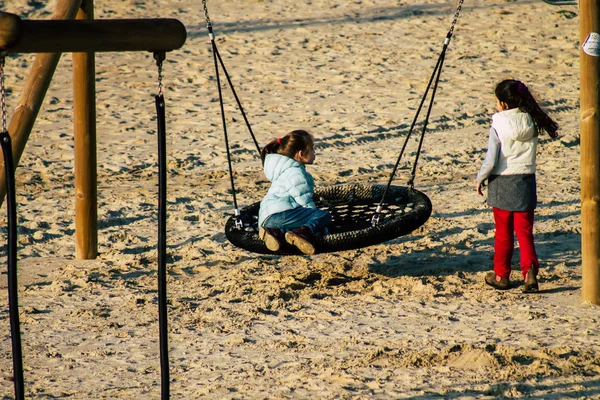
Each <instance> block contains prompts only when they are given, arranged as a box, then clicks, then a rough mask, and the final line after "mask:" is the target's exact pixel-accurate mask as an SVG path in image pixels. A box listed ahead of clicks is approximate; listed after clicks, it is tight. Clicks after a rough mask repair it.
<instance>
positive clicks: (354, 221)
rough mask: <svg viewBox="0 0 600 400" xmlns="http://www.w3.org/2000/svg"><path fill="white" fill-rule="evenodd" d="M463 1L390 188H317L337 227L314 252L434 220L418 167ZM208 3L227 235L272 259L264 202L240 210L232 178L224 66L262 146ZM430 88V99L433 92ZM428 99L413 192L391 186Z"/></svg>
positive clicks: (367, 242) (373, 240)
mask: <svg viewBox="0 0 600 400" xmlns="http://www.w3.org/2000/svg"><path fill="white" fill-rule="evenodd" d="M463 2H464V0H459V1H458V5H457V8H456V11H455V13H454V18H453V20H452V25H451V27H450V29H449V31H448V33H447V35H446V38H445V39H444V43H443V46H442V50H441V52H440V55H439V57H438V60H437V63H436V65H435V68H434V70H433V72H432V74H431V77H430V79H429V83H428V85H427V89H426V90H425V93H424V94H423V97H422V99H421V103H420V104H419V107H418V109H417V112H416V114H415V117H414V119H413V122H412V124H411V127H410V129H409V132H408V134H407V136H406V138H405V141H404V144H403V146H402V149H401V150H400V154H399V155H398V158H397V160H396V164H395V166H394V169H393V171H392V172H391V174H390V177H389V180H388V183H387V185H345V186H336V187H331V188H325V189H318V190H316V191H315V193H314V200H315V205H316V206H317V207H319V208H321V209H324V210H327V211H328V212H329V213H330V214H331V215H332V219H333V224H332V226H330V227H329V228H328V229H329V233H328V234H326V235H323V236H322V237H319V238H316V239H315V243H314V244H315V249H316V252H317V253H326V252H334V251H341V250H350V249H357V248H360V247H365V246H371V245H374V244H377V243H381V242H384V241H387V240H391V239H394V238H397V237H399V236H401V235H405V234H408V233H410V232H412V231H413V230H415V229H417V228H418V227H419V226H421V225H423V224H424V223H425V222H426V221H427V219H428V218H429V216H430V215H431V209H432V206H431V201H430V200H429V198H428V197H427V196H426V195H425V194H424V193H421V192H419V191H418V190H416V189H415V188H414V180H415V176H416V171H417V163H418V160H419V155H420V152H421V149H422V146H423V139H424V137H425V132H426V130H427V124H428V121H429V117H430V115H431V109H432V106H433V104H434V99H435V94H436V91H437V87H438V83H439V81H440V76H441V73H442V67H443V65H444V60H445V58H446V51H447V49H448V45H449V44H450V40H451V38H452V35H453V34H454V28H455V26H456V23H457V21H458V17H459V16H460V12H461V9H462V5H463ZM206 3H207V0H202V4H203V6H204V14H205V17H206V26H207V29H208V34H209V37H210V41H211V45H212V53H213V58H214V66H215V76H216V82H217V90H218V94H219V104H220V110H221V121H222V125H223V133H224V138H225V140H224V142H225V147H226V150H227V162H228V166H229V178H230V181H231V192H232V197H233V206H234V215H233V216H231V217H230V218H229V219H228V221H227V223H226V225H225V235H226V236H227V239H229V241H230V242H231V243H232V244H234V245H235V246H238V247H241V248H244V249H246V250H248V251H252V252H256V253H262V254H270V253H273V252H272V251H271V250H269V249H267V247H266V245H265V244H264V242H263V241H262V240H261V239H260V238H259V227H258V210H259V208H260V203H255V204H252V205H250V206H247V207H244V208H243V209H241V210H239V209H238V204H237V198H236V190H235V182H234V177H233V167H232V162H231V154H230V148H229V139H228V135H227V123H226V118H225V110H224V107H223V95H222V89H221V81H220V75H219V65H220V66H221V69H222V70H223V73H224V74H225V77H226V78H227V82H228V83H229V87H230V88H231V90H232V92H233V95H234V97H235V100H236V102H237V106H238V108H239V110H240V112H241V113H242V116H243V117H244V121H245V122H246V126H247V128H248V130H249V133H250V136H251V137H252V139H253V141H254V145H255V146H256V149H257V150H258V153H260V147H259V145H258V142H257V140H256V138H255V136H254V133H253V132H252V128H251V126H250V123H249V122H248V118H247V117H246V113H245V112H244V109H243V107H242V104H241V102H240V100H239V97H238V96H237V94H236V92H235V88H234V86H233V83H232V82H231V79H230V77H229V74H228V72H227V69H226V68H225V64H224V63H223V60H222V58H221V56H220V54H219V50H218V48H217V44H216V42H215V36H214V32H213V26H212V23H211V20H210V17H209V15H208V7H207V4H206ZM430 89H431V94H430V95H429V91H430ZM428 95H429V107H428V109H427V112H426V115H425V118H424V123H423V128H422V130H421V136H420V139H419V145H418V150H417V152H416V155H415V160H414V163H413V168H412V172H411V177H410V179H409V181H408V185H407V186H408V187H400V186H392V181H393V179H394V177H395V175H396V172H397V170H398V166H399V165H400V160H401V159H402V156H403V154H404V151H405V150H406V146H407V144H408V141H409V139H410V138H411V135H412V133H413V130H414V128H415V126H416V123H417V120H418V118H419V115H420V113H421V110H422V109H423V105H424V104H425V101H426V99H427V97H428ZM275 253H276V254H282V255H283V254H298V252H297V251H295V249H293V248H290V247H285V248H282V249H281V250H279V251H277V252H275Z"/></svg>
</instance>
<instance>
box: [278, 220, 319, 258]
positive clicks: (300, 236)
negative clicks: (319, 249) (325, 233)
mask: <svg viewBox="0 0 600 400" xmlns="http://www.w3.org/2000/svg"><path fill="white" fill-rule="evenodd" d="M312 240H313V234H312V231H311V230H310V228H309V227H307V226H303V227H302V228H299V229H296V230H293V231H290V232H286V234H285V241H286V242H288V243H289V244H291V245H292V246H296V247H297V248H298V250H300V251H301V252H302V253H304V254H307V255H309V256H310V255H313V254H315V246H314V245H313V244H312Z"/></svg>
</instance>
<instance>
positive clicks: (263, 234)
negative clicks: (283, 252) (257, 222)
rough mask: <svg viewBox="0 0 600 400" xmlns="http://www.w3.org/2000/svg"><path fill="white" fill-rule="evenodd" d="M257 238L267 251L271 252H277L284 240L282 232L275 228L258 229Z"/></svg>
mask: <svg viewBox="0 0 600 400" xmlns="http://www.w3.org/2000/svg"><path fill="white" fill-rule="evenodd" d="M258 237H260V238H261V239H262V240H263V241H264V242H265V245H266V246H267V249H269V250H271V251H279V249H280V248H281V243H282V242H283V241H284V240H285V236H284V235H283V232H281V230H279V229H277V228H260V229H259V230H258Z"/></svg>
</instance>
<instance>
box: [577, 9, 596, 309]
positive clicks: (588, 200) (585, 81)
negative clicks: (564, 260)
mask: <svg viewBox="0 0 600 400" xmlns="http://www.w3.org/2000/svg"><path fill="white" fill-rule="evenodd" d="M599 13H600V9H599V8H598V4H597V1H596V0H580V2H579V39H580V43H582V44H584V43H587V44H588V45H584V46H582V47H581V48H580V50H579V58H580V71H579V74H580V88H581V89H580V91H581V94H580V95H581V115H580V118H581V120H580V129H581V227H582V232H581V261H582V281H583V284H582V299H583V301H589V302H591V303H593V304H600V204H599V202H600V116H599V113H600V102H599V100H600V87H599V80H598V73H599V69H598V64H599V63H598V60H599V57H598V56H600V51H599V49H598V40H597V38H596V39H595V40H594V37H593V36H592V37H591V36H590V34H592V33H600V32H599V31H598V30H599V28H600V24H599V21H600V14H599ZM586 41H587V42H586ZM590 41H591V42H590ZM594 42H595V43H594ZM594 48H595V50H594ZM584 50H585V51H584Z"/></svg>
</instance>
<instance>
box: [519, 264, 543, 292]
mask: <svg viewBox="0 0 600 400" xmlns="http://www.w3.org/2000/svg"><path fill="white" fill-rule="evenodd" d="M536 275H537V274H536V273H535V269H534V268H533V267H531V268H529V271H527V276H526V277H525V283H524V284H523V289H522V291H523V293H535V292H537V291H539V290H540V288H539V285H538V281H537V277H536Z"/></svg>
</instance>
